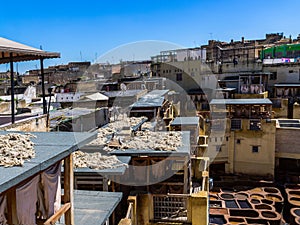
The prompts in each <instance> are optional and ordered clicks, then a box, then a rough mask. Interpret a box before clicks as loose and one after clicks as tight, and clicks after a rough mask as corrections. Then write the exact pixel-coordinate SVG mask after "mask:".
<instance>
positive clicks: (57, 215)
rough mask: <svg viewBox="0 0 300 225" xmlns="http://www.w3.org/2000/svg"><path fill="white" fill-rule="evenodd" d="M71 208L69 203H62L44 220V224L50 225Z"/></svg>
mask: <svg viewBox="0 0 300 225" xmlns="http://www.w3.org/2000/svg"><path fill="white" fill-rule="evenodd" d="M70 208H71V204H70V203H66V204H64V205H63V206H62V207H61V208H60V209H59V210H58V211H57V212H56V213H55V214H54V215H52V216H51V217H50V218H49V219H47V220H46V222H45V223H44V225H52V224H55V223H56V221H57V220H59V218H60V217H61V216H62V215H63V214H65V213H66V212H67V211H68V210H69V209H70Z"/></svg>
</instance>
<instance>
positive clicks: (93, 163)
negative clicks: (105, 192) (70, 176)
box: [73, 151, 128, 170]
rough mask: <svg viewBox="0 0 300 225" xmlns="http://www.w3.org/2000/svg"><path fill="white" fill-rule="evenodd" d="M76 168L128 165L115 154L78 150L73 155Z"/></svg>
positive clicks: (105, 167)
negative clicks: (108, 154)
mask: <svg viewBox="0 0 300 225" xmlns="http://www.w3.org/2000/svg"><path fill="white" fill-rule="evenodd" d="M73 157H74V167H75V168H84V167H87V168H91V169H98V170H101V169H112V168H116V167H120V166H128V165H127V164H124V163H122V162H121V161H120V160H118V158H117V157H116V156H115V155H112V156H107V155H101V153H99V152H95V153H86V152H82V151H76V152H75V153H74V155H73Z"/></svg>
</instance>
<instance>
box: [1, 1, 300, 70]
mask: <svg viewBox="0 0 300 225" xmlns="http://www.w3.org/2000/svg"><path fill="white" fill-rule="evenodd" d="M299 8H300V1H299V0H290V1H282V0H281V1H279V0H245V1H237V0H205V1H204V0H189V1H182V0H180V1H179V0H172V1H171V0H169V1H167V0H152V1H142V0H140V1H136V0H133V1H121V0H119V1H118V0H116V1H107V0H106V1H101V0H97V1H96V0H95V1H92V0H85V1H80V2H79V1H68V0H67V1H64V0H61V1H58V0H52V1H47V0H45V1H42V2H41V1H35V0H33V1H12V2H11V3H7V2H6V3H5V4H3V5H2V7H1V14H0V36H2V37H5V38H8V39H11V40H14V41H18V42H21V43H24V44H27V45H30V46H33V47H37V48H39V47H40V46H42V48H43V49H44V50H47V51H56V52H60V53H61V58H60V59H56V60H46V66H48V65H55V64H60V63H67V62H69V61H80V60H81V59H82V60H83V61H94V60H95V59H96V58H97V57H100V56H102V55H105V54H106V53H107V52H108V51H110V50H112V49H115V48H117V47H118V46H120V45H123V46H124V45H127V44H128V43H134V42H141V41H144V40H155V41H158V42H164V43H174V46H182V47H194V46H199V45H203V44H206V43H207V41H208V40H209V39H216V40H221V41H228V42H229V41H230V40H231V39H234V40H239V39H241V37H242V36H244V37H245V39H262V38H264V37H265V34H266V33H274V32H284V34H285V35H286V36H289V35H290V34H291V35H292V36H293V37H294V38H296V36H297V35H298V34H299V33H300V29H299V28H300V23H299V22H298V21H299V20H298V14H299V12H298V11H299ZM166 47H173V46H172V45H168V44H167V45H166ZM149 48H151V50H152V51H149V52H151V53H150V54H153V53H152V52H153V49H152V47H149ZM137 51H138V50H137ZM144 53H145V54H146V53H147V51H146V52H144ZM157 53H158V52H157ZM138 54H139V53H138V52H137V53H136V54H130V55H132V59H138ZM115 58H117V57H115ZM119 58H122V57H119ZM122 59H123V58H122ZM130 59H131V58H130ZM114 60H115V61H117V60H118V59H114ZM123 60H124V59H123ZM36 64H37V67H39V62H38V61H36V62H31V63H19V64H18V68H19V70H21V71H22V70H25V69H34V68H35V65H36ZM6 68H9V67H7V66H6V65H5V66H4V69H6ZM1 69H2V70H3V66H2V67H1Z"/></svg>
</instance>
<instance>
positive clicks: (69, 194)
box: [64, 154, 74, 225]
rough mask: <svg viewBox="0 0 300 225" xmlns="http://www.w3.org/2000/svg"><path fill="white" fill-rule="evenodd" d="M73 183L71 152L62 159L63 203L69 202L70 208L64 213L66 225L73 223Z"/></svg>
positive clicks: (72, 224)
mask: <svg viewBox="0 0 300 225" xmlns="http://www.w3.org/2000/svg"><path fill="white" fill-rule="evenodd" d="M73 184H74V173H73V154H70V155H69V156H68V157H66V158H65V160H64V202H65V204H67V203H70V208H69V209H68V210H67V211H66V213H65V223H66V225H74V204H73V202H74V196H73V188H74V186H73Z"/></svg>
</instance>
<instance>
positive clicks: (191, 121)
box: [170, 116, 199, 126]
mask: <svg viewBox="0 0 300 225" xmlns="http://www.w3.org/2000/svg"><path fill="white" fill-rule="evenodd" d="M198 124H199V117H198V116H193V117H176V118H175V119H174V120H173V121H172V122H171V124H170V125H171V126H181V125H198Z"/></svg>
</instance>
